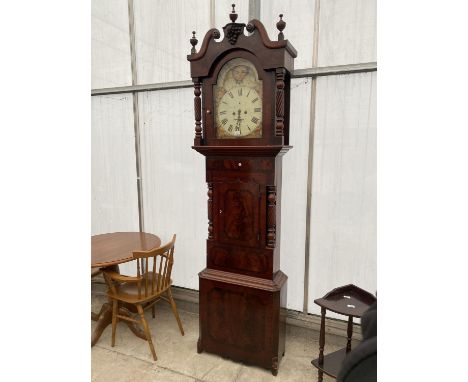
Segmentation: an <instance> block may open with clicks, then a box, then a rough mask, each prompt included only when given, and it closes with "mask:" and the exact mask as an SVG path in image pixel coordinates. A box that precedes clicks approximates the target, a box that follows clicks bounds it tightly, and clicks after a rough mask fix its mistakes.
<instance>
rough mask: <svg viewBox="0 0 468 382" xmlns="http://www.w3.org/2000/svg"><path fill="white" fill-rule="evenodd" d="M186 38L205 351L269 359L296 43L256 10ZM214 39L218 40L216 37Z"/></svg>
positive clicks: (276, 353)
mask: <svg viewBox="0 0 468 382" xmlns="http://www.w3.org/2000/svg"><path fill="white" fill-rule="evenodd" d="M229 16H230V19H231V23H228V24H226V26H225V27H224V28H223V31H224V38H222V39H221V34H220V32H219V31H218V30H217V29H211V30H209V31H208V32H207V33H206V35H205V38H204V39H203V43H202V45H201V47H200V50H199V51H198V52H197V50H196V45H197V43H198V40H197V39H196V37H195V32H193V37H192V38H191V39H190V43H191V45H192V51H191V54H190V55H188V56H187V59H188V60H189V61H190V68H191V76H192V78H193V82H194V87H195V91H194V94H195V140H194V145H193V146H192V148H193V149H194V150H196V151H198V152H199V153H201V154H203V155H204V156H205V157H206V182H207V183H208V239H207V241H206V247H207V263H206V268H205V269H204V270H203V271H201V272H200V273H199V282H200V285H199V289H200V337H199V340H198V346H197V349H198V352H202V351H206V352H210V353H215V354H219V355H221V356H223V357H227V358H231V359H233V360H237V361H241V362H244V363H247V364H252V365H257V366H261V367H264V368H267V369H271V371H272V373H273V375H276V374H277V373H278V365H279V362H280V359H281V358H282V356H283V354H284V351H285V313H284V311H285V308H286V283H287V276H286V275H285V274H284V273H283V272H282V271H281V270H280V250H279V247H280V245H279V244H280V222H281V213H280V193H281V173H282V170H281V162H282V156H283V154H284V153H286V152H287V151H288V150H289V149H290V148H291V147H290V146H289V92H290V90H289V89H290V72H291V71H292V70H293V65H294V58H295V57H296V56H297V52H296V50H295V49H294V47H293V46H292V45H291V43H289V42H288V41H287V40H285V39H284V36H283V32H282V31H283V29H284V28H285V26H286V23H285V22H284V21H283V20H282V15H280V20H279V21H278V23H277V24H276V25H277V28H278V30H279V34H278V41H271V40H270V39H269V37H268V35H267V33H266V30H265V27H264V26H263V24H262V23H261V22H260V21H258V20H252V21H250V22H249V23H248V24H247V25H246V24H243V23H236V20H237V14H236V13H235V9H234V5H233V9H232V13H230V14H229ZM217 40H218V41H217Z"/></svg>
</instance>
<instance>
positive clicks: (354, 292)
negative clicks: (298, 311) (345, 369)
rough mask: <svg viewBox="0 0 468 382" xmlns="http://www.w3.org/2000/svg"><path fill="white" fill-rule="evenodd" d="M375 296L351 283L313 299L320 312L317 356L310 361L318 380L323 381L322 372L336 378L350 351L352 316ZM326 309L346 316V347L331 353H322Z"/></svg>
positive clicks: (372, 300) (373, 300)
mask: <svg viewBox="0 0 468 382" xmlns="http://www.w3.org/2000/svg"><path fill="white" fill-rule="evenodd" d="M376 300H377V299H376V297H375V296H374V295H372V294H370V293H369V292H366V291H365V290H363V289H361V288H358V287H357V286H355V285H353V284H349V285H345V286H342V287H339V288H335V289H333V290H332V291H331V292H328V293H327V294H326V295H325V296H323V297H322V298H319V299H317V300H314V302H315V303H316V304H317V305H319V306H320V307H321V308H322V309H321V313H322V321H321V323H320V338H319V357H318V358H316V359H314V360H313V361H312V365H314V366H315V367H316V368H317V369H318V382H322V381H323V373H325V374H327V375H329V376H330V377H332V378H336V377H337V376H338V373H339V372H340V369H341V365H342V363H343V360H344V359H345V357H346V355H347V354H348V353H349V352H350V351H351V339H352V336H353V317H356V318H360V317H361V316H362V315H363V314H364V312H365V311H366V310H367V309H369V307H370V306H371V305H372V304H373V303H374V302H375V301H376ZM327 309H328V310H331V311H332V312H335V313H338V314H343V315H345V316H348V332H347V337H348V341H347V343H346V347H345V348H343V349H340V350H337V351H335V352H333V353H330V354H327V355H325V356H324V355H323V351H324V348H325V314H326V312H327Z"/></svg>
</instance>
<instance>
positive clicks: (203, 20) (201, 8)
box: [134, 0, 210, 84]
mask: <svg viewBox="0 0 468 382" xmlns="http://www.w3.org/2000/svg"><path fill="white" fill-rule="evenodd" d="M134 9H135V42H136V61H137V78H138V83H139V84H149V83H156V82H168V81H182V80H188V79H190V65H189V62H188V61H187V55H188V54H190V49H191V48H192V45H190V42H189V40H190V38H191V37H192V31H196V32H197V37H198V40H199V42H198V45H197V48H198V49H200V46H201V43H202V39H203V36H204V34H205V33H206V31H207V30H208V29H209V28H210V21H209V20H210V1H209V0H171V1H154V0H134Z"/></svg>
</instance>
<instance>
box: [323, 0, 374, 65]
mask: <svg viewBox="0 0 468 382" xmlns="http://www.w3.org/2000/svg"><path fill="white" fill-rule="evenodd" d="M376 7H377V2H376V0H320V21H319V26H320V27H319V29H320V31H319V46H318V66H327V65H345V64H356V63H360V62H371V61H376V60H377V58H376V53H377V49H376V43H377V39H376V23H377V17H376V16H377V15H376Z"/></svg>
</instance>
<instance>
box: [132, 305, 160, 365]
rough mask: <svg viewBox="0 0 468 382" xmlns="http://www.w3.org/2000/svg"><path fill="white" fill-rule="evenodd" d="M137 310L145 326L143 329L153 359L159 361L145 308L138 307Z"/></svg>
mask: <svg viewBox="0 0 468 382" xmlns="http://www.w3.org/2000/svg"><path fill="white" fill-rule="evenodd" d="M137 309H138V314H139V315H140V318H141V323H142V324H143V329H144V330H145V334H146V339H147V340H148V344H149V347H150V350H151V354H153V359H154V360H155V361H157V360H158V357H156V351H155V350H154V346H153V341H152V339H151V333H150V330H149V327H148V323H147V322H146V319H145V312H144V311H143V308H142V307H141V305H137Z"/></svg>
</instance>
